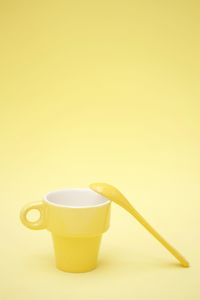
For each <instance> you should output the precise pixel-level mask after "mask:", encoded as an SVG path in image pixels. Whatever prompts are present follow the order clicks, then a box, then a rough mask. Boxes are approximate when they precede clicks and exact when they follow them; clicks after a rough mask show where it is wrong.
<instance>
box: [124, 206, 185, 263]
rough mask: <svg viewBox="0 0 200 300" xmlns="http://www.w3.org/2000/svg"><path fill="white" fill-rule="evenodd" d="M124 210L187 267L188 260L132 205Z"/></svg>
mask: <svg viewBox="0 0 200 300" xmlns="http://www.w3.org/2000/svg"><path fill="white" fill-rule="evenodd" d="M126 210H127V211H128V212H129V213H130V214H131V215H132V216H134V217H135V218H136V219H137V221H138V222H140V223H141V224H142V225H143V226H144V227H145V228H146V229H147V230H148V231H149V232H150V233H151V234H152V235H153V236H154V237H155V238H156V239H157V240H158V241H159V242H160V243H161V244H162V245H163V246H164V247H165V248H166V249H167V250H168V251H169V252H170V253H171V254H172V255H173V256H175V257H176V258H177V260H178V261H179V262H180V263H181V265H182V266H183V267H189V262H188V261H187V260H186V259H185V258H184V257H183V255H182V254H180V253H179V252H178V251H177V250H176V249H175V248H174V247H172V245H170V244H169V243H168V242H167V241H166V240H165V239H164V238H163V237H162V236H161V235H160V234H159V233H158V232H157V231H156V230H155V229H154V228H153V227H152V226H151V225H150V224H149V223H148V222H147V221H146V220H145V219H144V218H143V216H142V215H141V214H140V213H139V212H138V211H137V210H136V209H135V208H133V207H132V206H127V207H126Z"/></svg>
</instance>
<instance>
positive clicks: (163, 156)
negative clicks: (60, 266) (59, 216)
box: [0, 0, 200, 300]
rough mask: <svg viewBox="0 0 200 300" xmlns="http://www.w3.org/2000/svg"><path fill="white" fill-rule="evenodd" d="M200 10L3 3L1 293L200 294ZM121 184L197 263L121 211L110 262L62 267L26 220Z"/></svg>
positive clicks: (108, 245) (177, 4) (168, 4)
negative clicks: (55, 200)
mask: <svg viewBox="0 0 200 300" xmlns="http://www.w3.org/2000/svg"><path fill="white" fill-rule="evenodd" d="M199 11H200V4H199V1H196V0H195V1H193V0H191V1H178V0H175V1H172V0H170V1H147V0H146V1H145V0H144V1H126V0H125V1H104V0H103V1H60V0H58V1H43V0H41V1H26V2H25V1H1V8H0V31H1V32H0V33H1V34H0V37H1V47H0V65H1V68H0V82H1V87H0V104H1V107H0V114H1V116H0V123H1V124H0V134H1V139H0V141H1V147H0V153H1V156H0V180H1V189H0V194H1V195H0V211H1V218H0V233H1V246H0V249H1V250H0V251H1V252H0V254H1V256H0V276H1V286H0V298H1V299H4V300H10V299H20V300H25V299H30V300H33V299H52V300H53V299H57V298H60V299H73V300H79V299H96V300H98V299H99V300H100V299H101V300H102V299H104V300H121V299H126V300H131V299H137V300H144V299H154V300H157V299H164V300H169V299H176V300H183V299H184V300H186V299H194V300H198V299H199V298H200V287H199V286H200V285H199V281H200V279H199V278H200V269H199V268H200V254H199V253H200V233H199V231H200V230H199V228H200V218H199V212H200V201H199V197H200V154H199V153H200V139H199V132H200V131H199V130H200V120H199V115H200V113H199V109H200V102H199V101H200V100H199V99H200V89H199V80H200V71H199V70H200V58H199V53H200V42H199V33H200V21H199ZM95 181H104V182H108V183H111V184H113V185H115V186H116V187H118V188H119V189H120V190H121V191H122V192H123V193H124V194H125V196H126V197H127V198H128V200H129V201H130V202H131V203H132V204H133V205H134V206H135V207H136V209H138V211H140V212H141V213H142V214H143V215H144V217H146V218H147V219H148V220H149V221H150V223H151V224H152V225H153V226H155V227H156V228H157V229H158V230H159V232H160V233H161V234H163V235H164V236H165V237H166V238H167V240H169V242H171V243H172V244H173V245H175V246H176V247H177V248H178V249H179V250H180V251H181V253H183V255H185V256H186V257H187V258H188V260H189V261H190V263H191V267H190V268H187V269H184V268H181V267H179V265H178V264H177V262H176V260H174V259H173V257H171V255H170V254H168V253H167V251H165V250H164V249H163V247H161V246H160V245H159V243H157V242H156V241H155V240H154V239H152V237H151V236H150V235H149V234H148V233H147V232H146V231H145V230H144V229H143V228H142V226H140V225H139V224H138V223H137V222H135V221H134V220H133V219H132V217H131V216H129V215H128V214H127V213H126V212H125V211H123V210H122V209H120V208H119V207H116V206H114V205H112V215H111V228H110V229H109V231H108V233H106V234H105V235H104V237H103V240H102V245H101V252H100V261H99V267H98V269H96V270H95V271H92V272H90V273H85V274H66V273H64V272H60V271H57V270H56V269H55V266H54V259H53V247H52V241H51V238H50V235H49V233H48V232H46V231H39V232H38V231H30V230H28V229H26V228H24V227H23V226H22V224H21V223H20V220H19V211H20V208H21V207H22V205H24V204H25V203H27V202H32V201H40V200H41V199H42V196H43V195H44V194H46V192H48V191H50V190H54V189H59V188H64V187H86V186H87V185H88V184H89V183H91V182H95Z"/></svg>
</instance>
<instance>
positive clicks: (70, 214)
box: [20, 188, 111, 272]
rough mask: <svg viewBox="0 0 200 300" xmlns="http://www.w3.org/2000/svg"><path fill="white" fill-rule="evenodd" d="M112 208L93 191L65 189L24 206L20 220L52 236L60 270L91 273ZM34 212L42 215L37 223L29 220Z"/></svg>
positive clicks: (94, 266) (107, 201) (107, 226)
mask: <svg viewBox="0 0 200 300" xmlns="http://www.w3.org/2000/svg"><path fill="white" fill-rule="evenodd" d="M110 208H111V202H110V201H109V200H108V199H106V198H104V197H103V196H101V195H100V194H97V193H95V192H94V191H92V190H90V189H78V188H76V189H64V190H58V191H54V192H50V193H48V194H47V195H46V196H44V198H43V201H39V202H34V203H30V204H28V205H26V206H24V207H23V208H22V210H21V213H20V218H21V221H22V223H23V224H24V225H25V226H26V227H28V228H31V229H36V230H37V229H47V230H49V231H50V232H51V234H52V238H53V244H54V251H55V258H56V266H57V268H58V269H60V270H63V271H65V272H88V271H91V270H93V269H95V268H96V266H97V258H98V252H99V247H100V242H101V237H102V234H103V233H104V232H105V231H107V229H108V228H109V224H110ZM32 209H37V210H38V211H39V212H40V217H39V219H38V220H36V221H34V222H32V221H30V220H28V217H27V214H28V212H29V211H30V210H32Z"/></svg>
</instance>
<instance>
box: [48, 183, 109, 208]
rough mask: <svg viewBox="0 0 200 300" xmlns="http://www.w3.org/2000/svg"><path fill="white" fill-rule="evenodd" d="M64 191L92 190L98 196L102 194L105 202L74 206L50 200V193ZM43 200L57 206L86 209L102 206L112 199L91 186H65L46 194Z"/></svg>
mask: <svg viewBox="0 0 200 300" xmlns="http://www.w3.org/2000/svg"><path fill="white" fill-rule="evenodd" d="M64 191H91V192H93V193H95V194H97V195H98V196H100V197H101V198H103V200H104V202H103V203H99V204H94V205H84V206H78V205H76V206H72V205H64V204H58V203H54V202H52V201H50V200H48V196H49V195H50V194H53V193H57V192H64ZM43 200H44V201H45V202H46V203H48V204H49V205H52V206H55V207H62V208H71V209H77V208H78V209H84V208H96V207H101V206H106V205H108V204H109V203H111V201H110V200H109V199H107V198H105V197H104V196H102V195H101V194H98V193H97V192H95V191H93V190H92V189H90V188H63V189H58V190H53V191H50V192H48V193H47V194H45V195H44V196H43Z"/></svg>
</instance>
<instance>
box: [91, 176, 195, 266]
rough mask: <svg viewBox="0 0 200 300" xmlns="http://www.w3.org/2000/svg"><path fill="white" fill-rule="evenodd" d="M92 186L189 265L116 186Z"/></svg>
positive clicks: (184, 264)
mask: <svg viewBox="0 0 200 300" xmlns="http://www.w3.org/2000/svg"><path fill="white" fill-rule="evenodd" d="M90 188H91V189H92V190H94V191H95V192H97V193H99V194H101V195H103V196H104V197H106V198H108V199H109V200H111V201H114V202H116V203H117V204H118V205H120V206H121V207H122V208H124V209H125V210H127V211H128V212H129V213H130V214H131V215H132V216H134V217H135V218H136V219H137V221H138V222H140V223H141V224H142V225H143V226H144V227H145V228H146V229H147V230H148V231H149V232H150V233H151V234H152V235H153V236H154V237H155V238H156V239H157V240H158V241H159V242H160V243H161V244H162V245H163V246H164V247H165V248H166V249H167V250H168V251H169V252H170V253H171V254H172V255H173V256H174V257H176V259H177V260H178V261H179V262H180V263H181V265H182V266H183V267H189V262H188V261H187V260H186V259H185V258H184V257H183V255H182V254H180V252H178V251H177V250H176V249H175V248H174V247H172V245H170V244H169V243H168V242H167V241H166V240H165V239H164V238H163V237H162V236H161V235H160V234H159V233H158V232H157V231H156V230H155V229H154V228H153V227H152V226H151V225H150V224H149V223H148V222H147V221H146V220H145V219H144V218H143V216H142V215H141V214H140V213H139V212H138V211H136V209H135V208H134V207H133V206H132V205H131V203H130V202H129V201H128V200H127V199H126V198H125V196H124V195H123V194H122V193H121V192H120V191H119V190H117V189H116V188H115V187H113V186H111V185H109V184H107V183H99V182H98V183H92V184H90Z"/></svg>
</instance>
